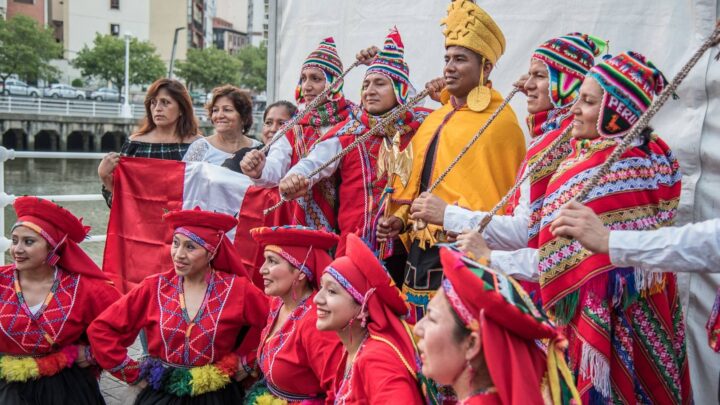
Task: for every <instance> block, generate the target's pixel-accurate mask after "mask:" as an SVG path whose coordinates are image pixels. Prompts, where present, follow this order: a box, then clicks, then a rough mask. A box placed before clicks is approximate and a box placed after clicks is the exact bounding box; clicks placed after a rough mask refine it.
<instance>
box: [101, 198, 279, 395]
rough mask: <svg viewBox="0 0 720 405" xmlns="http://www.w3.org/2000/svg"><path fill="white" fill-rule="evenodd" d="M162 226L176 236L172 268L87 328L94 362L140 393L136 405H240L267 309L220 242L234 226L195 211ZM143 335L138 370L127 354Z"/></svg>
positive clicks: (169, 217) (228, 219) (225, 218)
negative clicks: (145, 347) (144, 343)
mask: <svg viewBox="0 0 720 405" xmlns="http://www.w3.org/2000/svg"><path fill="white" fill-rule="evenodd" d="M164 220H165V221H166V222H167V223H168V224H169V225H170V227H171V228H172V229H173V230H174V235H173V243H172V247H171V249H170V253H171V255H172V259H173V264H174V268H173V269H171V270H169V271H167V272H165V273H161V274H156V275H153V276H150V277H147V278H146V279H145V280H143V282H142V283H141V284H140V285H138V286H137V287H136V288H135V289H134V290H132V291H130V292H129V293H128V294H127V295H125V296H124V297H123V298H121V299H120V300H119V301H117V302H116V303H114V304H113V305H112V306H110V307H109V308H108V309H107V310H105V312H103V313H102V315H100V316H99V317H98V318H97V319H96V320H95V322H93V324H92V325H91V326H90V328H89V329H88V335H89V336H90V342H91V344H92V348H93V353H94V355H95V358H96V359H97V362H98V364H100V365H101V366H102V367H103V368H104V369H106V370H108V371H109V372H110V373H112V374H113V375H114V376H115V377H117V378H119V379H121V380H123V381H125V382H127V383H129V384H140V385H141V386H144V389H143V390H142V391H141V392H140V394H139V396H138V398H137V400H136V402H135V403H136V404H179V403H183V404H231V403H232V404H235V403H239V402H240V401H241V400H242V398H243V389H242V387H241V385H240V384H239V381H241V380H243V379H244V378H246V377H247V376H248V375H249V374H251V373H253V365H254V363H255V353H256V351H257V343H258V339H259V335H260V330H262V328H263V327H264V326H265V321H266V319H267V315H268V302H267V297H265V295H264V294H263V293H262V291H260V290H259V289H258V288H257V287H255V285H253V283H252V282H251V281H250V279H249V278H248V275H247V273H246V272H245V269H244V268H243V267H242V264H241V263H240V259H239V257H238V254H237V252H236V250H235V249H234V248H233V246H232V242H231V241H230V239H229V238H227V237H226V236H225V234H226V233H227V232H228V231H230V230H231V229H233V228H234V227H235V226H236V225H237V219H235V218H234V217H232V216H230V215H225V214H219V213H214V212H207V211H202V210H200V209H198V208H196V209H195V210H184V211H174V212H170V213H168V214H165V216H164ZM141 330H144V331H145V333H146V335H147V340H148V353H149V357H148V358H146V359H145V360H143V361H142V362H138V361H136V360H134V359H131V358H130V357H128V354H127V347H128V346H130V345H131V344H132V343H133V341H135V338H136V337H137V335H138V333H139V332H140V331H141Z"/></svg>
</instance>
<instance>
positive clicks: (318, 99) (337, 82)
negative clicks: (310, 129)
mask: <svg viewBox="0 0 720 405" xmlns="http://www.w3.org/2000/svg"><path fill="white" fill-rule="evenodd" d="M361 64H362V62H361V61H359V60H356V61H355V62H354V63H353V64H352V65H350V67H348V68H347V69H345V71H344V72H343V73H342V74H341V75H340V76H339V77H338V78H337V80H335V83H333V84H331V85H329V86H328V87H327V88H326V89H325V90H323V92H322V93H320V94H319V95H318V96H317V97H315V99H314V100H313V101H311V102H310V103H309V104H308V105H307V106H306V107H305V109H304V110H302V111H300V112H298V113H297V114H295V116H294V117H293V118H292V119H291V120H290V121H287V122H286V123H285V124H283V126H282V127H280V129H279V130H278V131H277V133H276V134H275V136H273V137H272V139H270V141H268V143H266V144H265V146H263V147H262V148H260V152H262V153H263V154H267V152H268V151H269V150H270V146H272V144H274V143H275V142H277V141H278V139H280V138H282V137H283V136H285V134H287V132H288V131H289V130H290V128H292V127H294V126H295V125H297V124H298V122H300V120H302V119H303V118H305V116H306V115H308V114H309V113H310V111H312V110H314V109H316V108H317V107H318V106H319V105H320V104H321V103H322V102H323V101H325V99H326V97H327V95H328V94H330V92H332V91H334V90H335V89H336V88H337V87H338V86H340V85H341V84H342V82H343V79H344V78H345V76H346V75H347V74H348V73H349V72H350V71H351V70H353V68H355V67H357V66H359V65H361Z"/></svg>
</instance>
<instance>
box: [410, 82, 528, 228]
mask: <svg viewBox="0 0 720 405" xmlns="http://www.w3.org/2000/svg"><path fill="white" fill-rule="evenodd" d="M518 91H520V89H519V88H517V87H515V88H513V89H512V91H511V92H510V94H508V95H507V97H505V100H503V102H502V104H500V106H498V108H497V110H495V112H494V113H493V114H492V115H491V116H490V118H488V120H487V122H485V124H484V125H483V126H482V127H480V129H479V130H478V131H477V132H476V133H475V136H473V137H472V139H470V141H469V142H468V143H467V145H465V147H464V148H462V150H461V151H460V153H458V155H457V156H456V157H455V159H453V161H452V162H450V165H448V167H447V168H446V169H445V171H443V172H442V173H441V174H440V176H438V178H437V179H436V180H435V181H434V182H433V183H432V184H431V185H430V187H428V189H427V190H426V191H427V192H428V193H432V192H433V190H435V188H436V187H437V186H438V185H439V184H440V183H442V181H443V180H445V177H447V175H448V173H450V171H451V170H452V169H453V168H454V167H455V166H456V165H457V164H458V162H459V161H460V159H462V157H463V156H465V154H466V153H467V152H468V151H469V150H470V148H471V147H472V146H473V145H474V144H475V142H477V140H478V139H480V137H481V136H482V134H483V133H484V132H485V130H486V129H488V127H490V124H492V123H493V121H495V118H497V116H498V115H500V112H501V111H502V110H503V109H504V108H505V107H506V106H507V105H508V104H509V103H510V100H512V98H513V97H514V96H515V94H517V93H518ZM413 227H414V228H415V230H416V231H419V230H422V229H425V228H426V227H427V223H426V222H425V221H424V220H422V219H418V220H417V221H415V222H414V224H413Z"/></svg>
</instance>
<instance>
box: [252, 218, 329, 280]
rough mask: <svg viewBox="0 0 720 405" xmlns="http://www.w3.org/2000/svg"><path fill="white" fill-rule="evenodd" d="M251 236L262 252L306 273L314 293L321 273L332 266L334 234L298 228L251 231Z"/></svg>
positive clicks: (297, 226) (288, 227) (289, 226)
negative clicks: (278, 256)
mask: <svg viewBox="0 0 720 405" xmlns="http://www.w3.org/2000/svg"><path fill="white" fill-rule="evenodd" d="M250 234H251V235H252V237H253V239H255V241H256V242H257V243H258V244H260V246H262V248H263V249H264V250H265V251H271V252H274V253H276V254H278V255H280V256H282V257H283V258H284V259H285V260H287V261H288V262H289V263H290V264H291V265H292V266H293V267H295V268H297V269H298V270H300V271H302V272H303V273H305V275H306V276H307V278H308V280H309V281H310V283H311V284H312V285H314V286H315V288H316V289H317V288H318V284H319V282H320V277H321V276H322V272H323V270H325V268H326V267H327V266H328V265H329V264H330V262H332V258H331V257H330V254H329V253H328V251H329V250H330V249H332V248H333V247H335V245H337V243H338V239H339V238H338V236H337V235H335V234H334V233H330V232H326V231H323V230H317V229H311V228H307V227H304V226H299V225H286V226H274V227H261V228H254V229H251V230H250Z"/></svg>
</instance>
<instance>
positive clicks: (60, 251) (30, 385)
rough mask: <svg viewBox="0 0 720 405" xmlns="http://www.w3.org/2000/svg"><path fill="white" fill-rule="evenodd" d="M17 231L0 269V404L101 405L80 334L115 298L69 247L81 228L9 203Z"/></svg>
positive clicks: (37, 207)
mask: <svg viewBox="0 0 720 405" xmlns="http://www.w3.org/2000/svg"><path fill="white" fill-rule="evenodd" d="M14 207H15V212H16V213H17V216H18V220H17V223H16V224H15V225H14V226H13V228H12V245H11V247H10V254H11V255H12V258H13V261H14V263H13V264H11V265H9V266H2V267H0V403H2V404H4V405H16V404H17V405H35V404H37V405H41V404H42V405H45V404H51V405H54V404H58V405H62V404H68V405H70V404H90V405H92V404H104V403H105V401H104V400H103V397H102V395H101V394H100V388H99V386H98V381H97V378H98V377H99V375H100V373H99V371H100V370H99V369H98V368H97V367H95V366H94V362H93V360H92V357H91V356H89V350H87V349H88V346H87V345H88V341H87V336H86V333H85V331H86V329H87V327H88V325H90V323H91V322H92V321H93V320H94V319H95V317H96V316H98V315H99V314H100V312H101V310H102V309H103V308H106V307H107V306H109V305H110V304H111V303H112V302H114V301H116V300H117V299H118V298H119V297H120V293H118V292H117V290H116V289H115V287H113V286H112V283H111V282H110V280H109V279H108V278H107V277H105V275H104V274H103V273H102V271H101V270H100V268H98V266H97V265H96V264H95V263H94V262H93V261H92V259H90V257H88V255H87V254H86V253H85V252H84V251H83V250H82V249H81V248H80V247H79V246H78V245H77V244H78V243H80V242H82V241H83V240H84V239H85V236H86V235H87V233H88V231H89V230H90V228H89V227H86V226H84V225H83V224H82V222H81V221H80V220H79V219H77V217H75V216H74V215H73V214H72V213H70V211H68V210H66V209H64V208H61V207H59V206H58V205H55V204H54V203H51V202H50V201H47V200H42V199H39V198H37V197H20V198H18V199H16V200H15V204H14Z"/></svg>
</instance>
